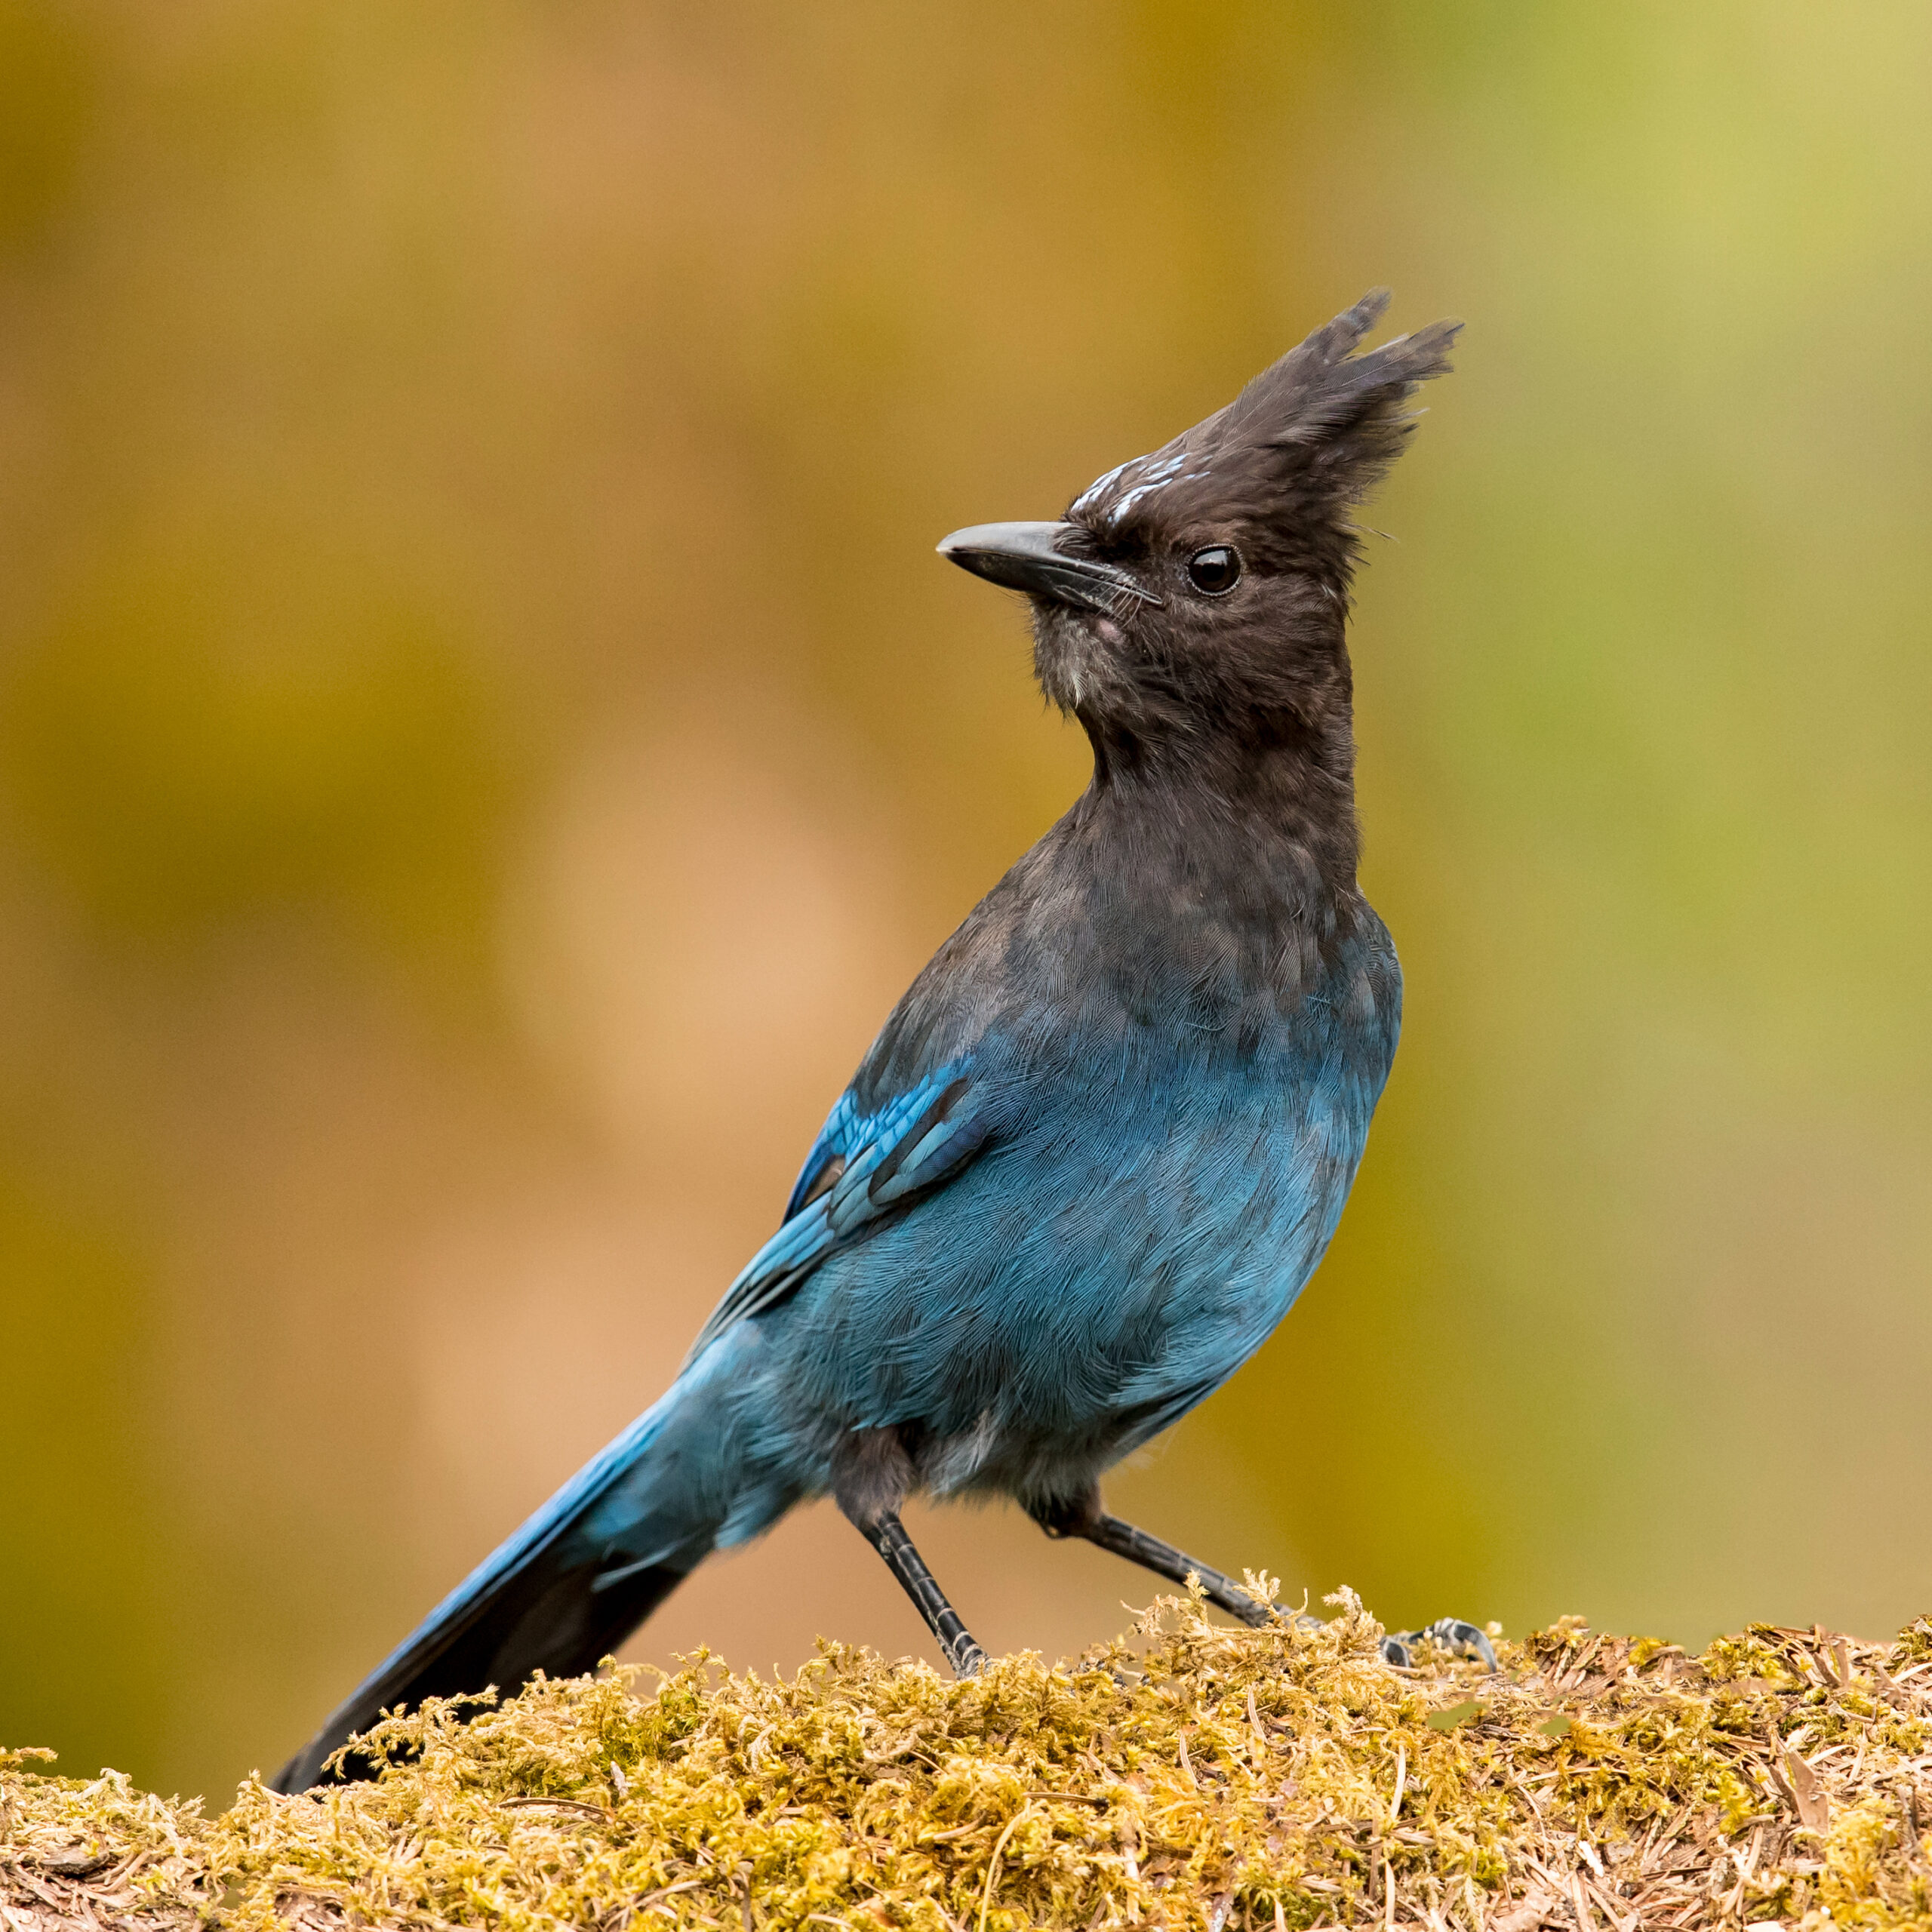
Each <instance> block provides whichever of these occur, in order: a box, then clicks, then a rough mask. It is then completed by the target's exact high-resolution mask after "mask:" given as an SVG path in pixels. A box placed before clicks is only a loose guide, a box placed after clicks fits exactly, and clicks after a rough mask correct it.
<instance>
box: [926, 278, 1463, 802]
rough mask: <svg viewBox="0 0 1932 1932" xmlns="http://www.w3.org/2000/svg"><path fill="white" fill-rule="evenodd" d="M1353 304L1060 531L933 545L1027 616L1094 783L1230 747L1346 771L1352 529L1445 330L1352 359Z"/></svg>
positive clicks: (1361, 327)
mask: <svg viewBox="0 0 1932 1932" xmlns="http://www.w3.org/2000/svg"><path fill="white" fill-rule="evenodd" d="M1388 300H1389V298H1388V294H1387V292H1386V291H1380V290H1378V291H1376V292H1375V293H1374V294H1370V295H1367V296H1364V297H1363V298H1362V300H1361V301H1359V302H1358V303H1356V304H1355V306H1354V307H1353V308H1352V309H1349V310H1347V311H1346V312H1345V313H1343V314H1342V315H1338V316H1337V317H1336V318H1335V319H1334V321H1332V322H1330V323H1329V324H1327V326H1326V327H1324V328H1319V329H1318V330H1316V331H1315V333H1314V334H1312V335H1311V336H1310V337H1309V338H1308V340H1306V342H1304V343H1302V344H1301V345H1300V347H1299V348H1296V349H1291V350H1290V351H1289V352H1288V353H1287V355H1284V356H1283V357H1282V358H1281V360H1280V361H1278V362H1276V363H1275V364H1274V365H1272V367H1271V368H1267V369H1265V370H1263V371H1262V373H1261V374H1260V375H1258V376H1257V377H1255V379H1254V380H1253V381H1252V382H1251V383H1249V384H1248V385H1247V387H1246V388H1245V389H1243V390H1242V391H1241V394H1240V395H1238V396H1237V397H1235V399H1234V401H1232V402H1231V403H1229V405H1227V407H1226V408H1224V409H1220V410H1217V411H1216V412H1215V413H1214V414H1213V415H1212V416H1210V417H1207V420H1205V421H1204V422H1201V423H1196V424H1195V426H1194V427H1193V428H1192V429H1189V430H1188V431H1187V432H1186V433H1185V434H1183V435H1180V436H1177V437H1176V438H1174V441H1172V442H1171V443H1169V444H1168V445H1166V447H1165V448H1162V449H1158V450H1156V451H1154V452H1153V454H1152V455H1149V456H1143V457H1136V458H1135V459H1134V460H1133V461H1132V462H1131V463H1122V464H1121V466H1119V467H1118V469H1111V470H1109V472H1107V473H1106V475H1104V476H1103V477H1101V478H1100V479H1099V480H1098V481H1097V482H1094V483H1092V484H1090V485H1088V488H1086V489H1085V490H1084V491H1081V494H1079V495H1078V497H1075V499H1074V500H1073V502H1072V504H1071V506H1069V508H1068V510H1067V512H1066V515H1065V517H1064V518H1063V519H1062V520H1061V521H1059V522H1057V523H995V524H982V525H978V526H977V527H976V528H972V529H970V530H961V531H955V532H954V533H953V534H952V536H950V537H947V538H946V540H945V541H944V542H943V543H941V544H940V546H939V547H940V552H941V554H942V555H945V556H947V557H949V558H952V561H954V562H955V563H956V564H958V565H961V567H962V568H964V569H967V570H969V571H972V572H974V574H976V575H977V576H980V577H986V578H989V579H990V580H992V582H993V583H998V584H1004V585H1006V586H1009V587H1010V588H1011V589H1017V590H1023V591H1024V592H1026V594H1027V595H1028V596H1029V598H1031V599H1032V606H1033V628H1034V636H1035V663H1036V666H1037V667H1038V672H1039V677H1040V682H1041V686H1042V688H1044V691H1046V694H1047V695H1048V697H1049V698H1051V700H1053V701H1054V703H1057V704H1058V705H1059V706H1060V708H1061V709H1063V710H1064V711H1066V712H1069V713H1071V714H1072V715H1074V716H1075V717H1077V718H1078V719H1079V720H1080V721H1081V724H1084V726H1085V727H1086V728H1087V731H1088V736H1089V737H1091V738H1092V740H1094V749H1095V752H1096V754H1097V757H1098V758H1099V760H1100V764H1101V768H1102V769H1103V771H1105V770H1106V769H1108V768H1119V767H1121V766H1123V765H1131V764H1137V763H1139V762H1140V761H1143V760H1145V759H1147V758H1155V759H1156V760H1158V761H1161V762H1164V761H1166V759H1167V758H1168V756H1169V755H1174V754H1178V755H1180V756H1181V757H1182V758H1183V759H1185V758H1187V757H1188V755H1189V752H1190V749H1207V748H1209V747H1219V748H1222V749H1225V748H1226V747H1228V746H1229V745H1230V743H1234V744H1241V745H1249V744H1251V745H1255V746H1291V745H1294V744H1297V743H1304V744H1306V745H1307V746H1309V749H1311V750H1313V751H1315V752H1316V754H1317V755H1320V754H1321V751H1322V749H1324V746H1327V744H1328V741H1329V740H1332V739H1334V737H1336V734H1337V733H1339V734H1340V740H1341V742H1340V743H1338V744H1335V745H1334V746H1332V747H1331V748H1332V749H1334V751H1336V752H1338V753H1340V754H1341V755H1343V756H1344V757H1345V758H1346V749H1347V746H1346V741H1347V740H1348V737H1349V662H1348V654H1347V650H1346V645H1345V643H1344V641H1343V626H1344V622H1345V620H1346V616H1347V612H1348V602H1349V583H1350V580H1351V578H1352V574H1353V571H1354V566H1355V557H1356V553H1357V549H1358V542H1359V538H1358V531H1357V528H1356V526H1355V524H1354V522H1353V521H1352V510H1353V509H1354V507H1355V505H1357V504H1358V503H1360V502H1361V500H1363V499H1364V497H1367V495H1368V494H1369V493H1370V492H1371V491H1372V490H1373V489H1374V487H1375V485H1376V484H1377V482H1378V481H1380V478H1381V477H1382V475H1383V473H1384V472H1386V470H1387V469H1388V467H1389V465H1390V463H1392V462H1393V461H1394V460H1395V457H1396V456H1397V454H1398V453H1399V452H1400V451H1401V446H1402V443H1403V440H1404V438H1405V437H1406V436H1407V434H1408V432H1409V429H1410V427H1411V423H1413V420H1414V418H1413V417H1411V415H1410V414H1408V413H1407V409H1406V407H1405V405H1406V404H1407V401H1408V398H1410V396H1411V395H1412V394H1413V393H1414V390H1415V388H1416V386H1417V383H1420V382H1422V381H1424V380H1426V379H1427V378H1428V377H1431V376H1438V375H1441V374H1443V373H1444V371H1446V370H1447V368H1448V367H1449V363H1448V350H1449V346H1450V344H1451V342H1452V341H1453V340H1454V337H1455V335H1456V332H1457V329H1458V328H1459V327H1460V324H1457V323H1454V322H1437V323H1434V324H1432V325H1431V326H1430V327H1429V328H1426V329H1422V330H1419V331H1417V333H1416V334H1414V335H1409V336H1404V337H1401V338H1399V339H1398V340H1395V341H1393V342H1389V343H1384V344H1383V346H1382V347H1380V349H1374V350H1371V352H1368V353H1367V354H1366V355H1354V354H1352V353H1351V352H1352V350H1353V349H1355V346H1356V345H1357V344H1358V343H1359V342H1360V341H1361V338H1362V337H1364V335H1365V334H1367V331H1368V330H1369V328H1371V325H1373V324H1374V321H1375V320H1376V318H1377V317H1378V316H1379V315H1380V314H1381V313H1382V312H1383V309H1384V308H1385V307H1386V306H1387V303H1388Z"/></svg>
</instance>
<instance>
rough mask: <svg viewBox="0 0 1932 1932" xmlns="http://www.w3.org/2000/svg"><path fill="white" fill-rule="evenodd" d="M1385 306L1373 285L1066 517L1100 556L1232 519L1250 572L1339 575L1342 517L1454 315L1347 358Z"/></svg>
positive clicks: (1383, 458)
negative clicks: (1094, 544) (1198, 420)
mask: <svg viewBox="0 0 1932 1932" xmlns="http://www.w3.org/2000/svg"><path fill="white" fill-rule="evenodd" d="M1388 305H1389V291H1387V290H1386V289H1376V290H1374V291H1371V293H1370V294H1367V295H1364V297H1362V299H1361V300H1360V301H1359V302H1358V303H1356V304H1355V306H1354V307H1353V308H1352V309H1346V310H1345V311H1344V312H1343V313H1342V314H1340V315H1337V317H1336V318H1335V319H1334V321H1331V322H1329V323H1327V324H1326V325H1324V326H1323V327H1322V328H1318V329H1317V330H1316V331H1315V333H1314V334H1312V335H1311V336H1309V338H1308V339H1307V340H1306V341H1305V342H1303V343H1301V344H1300V346H1298V347H1297V348H1294V349H1290V350H1289V351H1288V352H1287V354H1286V355H1284V356H1283V357H1281V359H1280V360H1279V361H1277V362H1275V363H1274V364H1272V365H1271V366H1270V367H1269V368H1266V369H1264V370H1263V371H1262V372H1261V374H1260V375H1258V376H1257V377H1255V378H1254V380H1253V381H1252V382H1251V383H1249V384H1248V385H1247V387H1246V388H1245V389H1243V390H1242V391H1241V393H1240V395H1238V396H1236V397H1235V399H1234V401H1232V402H1231V403H1229V405H1227V406H1226V408H1223V409H1219V410H1217V411H1215V412H1214V414H1213V415H1212V416H1210V417H1207V419H1206V420H1205V421H1204V422H1201V423H1196V424H1195V426H1194V427H1193V428H1192V429H1189V430H1187V431H1186V432H1184V433H1183V434H1182V435H1179V436H1177V437H1176V438H1174V441H1172V442H1171V443H1168V445H1165V446H1164V448H1161V449H1158V450H1156V451H1153V452H1152V454H1150V455H1147V456H1143V457H1136V458H1134V460H1133V461H1132V462H1131V463H1122V464H1121V466H1119V468H1118V469H1112V470H1110V471H1109V472H1108V473H1107V474H1106V475H1104V476H1103V477H1102V478H1100V480H1099V481H1097V482H1095V483H1094V484H1091V485H1089V486H1088V488H1087V489H1085V490H1084V491H1082V492H1081V494H1080V495H1079V496H1078V497H1076V498H1075V500H1074V502H1073V503H1072V506H1071V507H1070V508H1069V510H1068V512H1067V520H1068V521H1069V522H1072V523H1075V524H1077V525H1080V526H1081V527H1082V528H1084V529H1085V530H1086V531H1089V532H1090V533H1091V534H1092V536H1093V537H1094V539H1095V540H1096V541H1097V542H1098V543H1100V544H1101V545H1103V546H1104V547H1105V548H1106V550H1107V551H1109V552H1112V553H1115V554H1118V553H1120V552H1124V551H1131V549H1134V548H1135V547H1137V545H1138V544H1140V543H1146V542H1148V541H1151V540H1154V539H1155V537H1156V535H1157V534H1165V533H1171V532H1173V531H1177V530H1180V529H1184V528H1188V527H1189V526H1190V525H1195V524H1197V523H1204V522H1207V521H1214V522H1217V523H1219V524H1221V525H1229V524H1230V523H1232V524H1233V525H1236V526H1238V529H1239V531H1240V534H1241V540H1242V548H1243V549H1244V552H1245V554H1246V555H1247V558H1248V559H1249V561H1251V563H1253V564H1254V565H1257V566H1259V567H1260V568H1264V569H1273V570H1278V571H1281V570H1298V571H1315V572H1317V573H1318V574H1322V575H1324V576H1332V577H1340V578H1342V579H1344V580H1345V579H1346V577H1347V575H1348V573H1349V566H1350V565H1351V563H1352V559H1353V556H1354V552H1355V532H1354V529H1353V526H1352V523H1351V521H1350V519H1349V512H1350V510H1351V509H1352V508H1353V506H1355V505H1356V504H1357V503H1360V502H1361V501H1362V500H1363V499H1364V498H1365V497H1367V496H1369V495H1370V494H1371V493H1372V492H1373V491H1374V488H1375V487H1376V485H1377V484H1378V483H1380V481H1381V480H1382V478H1383V475H1385V474H1386V472H1387V471H1388V469H1389V465H1390V464H1391V463H1393V462H1394V461H1395V458H1396V457H1397V456H1398V455H1399V454H1401V448H1402V445H1403V442H1404V440H1405V439H1406V438H1407V435H1408V434H1409V431H1410V429H1411V426H1412V425H1413V423H1414V420H1415V418H1414V416H1413V415H1412V414H1410V413H1408V411H1407V409H1406V407H1405V405H1407V402H1408V400H1409V398H1411V396H1412V395H1414V392H1415V390H1416V388H1417V385H1418V384H1419V383H1423V382H1426V381H1427V380H1429V378H1430V377H1432V376H1440V375H1442V374H1445V373H1446V372H1447V370H1448V368H1449V366H1450V365H1449V349H1450V346H1451V343H1453V342H1454V340H1455V338H1456V335H1457V331H1459V330H1460V328H1461V327H1462V325H1461V324H1460V322H1454V321H1441V322H1432V323H1431V324H1430V325H1429V327H1428V328H1423V329H1418V330H1417V331H1416V332H1415V333H1414V334H1413V335H1405V336H1401V337H1398V338H1397V339H1396V340H1394V341H1392V342H1387V343H1383V345H1382V346H1381V347H1380V348H1379V349H1371V351H1369V352H1367V354H1366V355H1356V354H1355V353H1353V351H1354V350H1355V348H1356V346H1357V345H1358V343H1360V342H1361V340H1362V338H1363V337H1364V336H1365V335H1367V333H1368V331H1369V330H1370V329H1371V328H1373V327H1374V324H1375V322H1376V321H1377V319H1378V318H1380V315H1381V314H1382V312H1383V310H1384V309H1386V307H1387V306H1388Z"/></svg>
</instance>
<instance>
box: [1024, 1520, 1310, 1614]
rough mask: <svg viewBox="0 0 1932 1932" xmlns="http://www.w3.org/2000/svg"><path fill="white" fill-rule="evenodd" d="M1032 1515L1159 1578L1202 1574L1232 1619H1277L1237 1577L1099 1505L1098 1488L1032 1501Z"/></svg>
mask: <svg viewBox="0 0 1932 1932" xmlns="http://www.w3.org/2000/svg"><path fill="white" fill-rule="evenodd" d="M1029 1514H1030V1515H1032V1518H1033V1520H1034V1521H1035V1522H1036V1523H1038V1524H1039V1526H1040V1527H1041V1529H1043V1530H1044V1531H1046V1533H1047V1534H1048V1536H1050V1537H1085V1538H1086V1540H1088V1542H1089V1543H1098V1544H1099V1545H1100V1547H1101V1549H1110V1550H1112V1552H1113V1553H1114V1554H1115V1555H1116V1556H1124V1557H1125V1558H1127V1560H1128V1562H1130V1563H1137V1564H1140V1567H1142V1568H1143V1570H1151V1571H1153V1572H1154V1574H1155V1575H1156V1576H1157V1577H1166V1578H1167V1579H1168V1581H1169V1582H1170V1583H1179V1584H1180V1585H1181V1586H1183V1588H1185V1587H1186V1583H1187V1580H1188V1578H1189V1577H1199V1578H1200V1579H1201V1589H1202V1590H1203V1591H1204V1592H1205V1594H1206V1595H1207V1601H1209V1602H1210V1603H1211V1604H1214V1606H1215V1607H1216V1608H1217V1609H1220V1610H1225V1611H1226V1612H1227V1613H1228V1614H1229V1616H1230V1617H1239V1618H1240V1619H1241V1621H1242V1623H1249V1624H1253V1625H1254V1626H1256V1627H1257V1629H1259V1628H1260V1626H1262V1625H1263V1624H1266V1623H1272V1622H1273V1621H1274V1618H1275V1611H1274V1609H1273V1607H1272V1606H1271V1605H1269V1604H1265V1603H1257V1601H1255V1599H1254V1598H1253V1597H1251V1596H1250V1595H1248V1593H1247V1591H1246V1590H1245V1589H1243V1588H1242V1587H1241V1585H1240V1584H1238V1583H1236V1582H1235V1580H1234V1579H1233V1578H1232V1577H1224V1576H1223V1575H1222V1574H1221V1573H1220V1571H1218V1570H1211V1569H1210V1568H1209V1567H1207V1564H1204V1563H1197V1562H1195V1560H1194V1558H1192V1557H1191V1556H1189V1555H1186V1554H1185V1553H1184V1552H1182V1551H1180V1550H1178V1549H1175V1547H1174V1545H1173V1544H1172V1543H1163V1542H1162V1541H1161V1539H1160V1538H1159V1537H1155V1536H1149V1534H1147V1532H1146V1531H1145V1530H1143V1529H1137V1528H1136V1527H1134V1524H1131V1523H1127V1522H1123V1521H1121V1518H1119V1517H1118V1516H1109V1515H1108V1514H1107V1513H1106V1511H1105V1510H1104V1509H1102V1508H1101V1507H1100V1491H1099V1490H1098V1489H1090V1490H1089V1491H1088V1492H1087V1494H1085V1495H1084V1496H1081V1497H1075V1499H1074V1500H1072V1502H1070V1503H1066V1502H1059V1503H1038V1504H1035V1505H1031V1506H1029ZM1282 1614H1284V1615H1285V1614H1286V1613H1285V1612H1284V1613H1282ZM1302 1621H1303V1623H1314V1622H1315V1619H1314V1618H1313V1617H1304V1618H1303V1619H1302Z"/></svg>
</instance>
